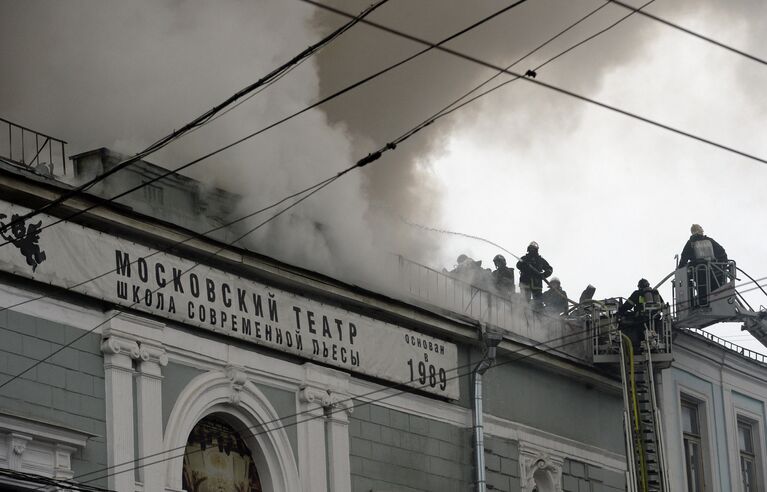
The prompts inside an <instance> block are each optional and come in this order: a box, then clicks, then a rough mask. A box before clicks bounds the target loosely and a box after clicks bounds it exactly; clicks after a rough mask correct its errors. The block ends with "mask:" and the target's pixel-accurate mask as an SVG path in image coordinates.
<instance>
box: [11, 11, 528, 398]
mask: <svg viewBox="0 0 767 492" xmlns="http://www.w3.org/2000/svg"><path fill="white" fill-rule="evenodd" d="M525 1H527V0H517V1H516V2H514V3H512V4H510V5H508V6H506V7H504V8H502V9H500V10H498V11H496V12H495V13H493V14H490V15H489V16H487V17H485V18H484V19H482V20H480V21H477V22H475V23H473V24H471V25H470V26H469V27H467V28H464V29H462V30H460V31H458V32H457V33H455V34H453V35H451V36H448V37H447V38H445V39H444V40H443V41H441V42H442V43H446V42H448V41H450V40H452V39H455V38H456V37H458V36H460V35H462V34H464V33H466V32H468V31H470V30H472V29H474V28H476V27H478V26H480V25H482V24H484V23H485V22H488V21H489V20H491V19H493V18H495V17H497V16H499V15H501V14H502V13H504V12H506V11H508V10H510V9H512V8H514V7H516V6H518V5H521V4H522V3H524V2H525ZM432 48H434V47H428V48H425V49H423V50H421V51H419V52H417V53H416V54H414V55H411V56H409V57H407V58H405V59H403V60H401V61H399V62H397V63H395V64H394V65H390V66H389V67H388V68H386V69H384V70H381V71H379V72H377V73H376V74H373V75H371V76H369V77H367V78H365V79H363V81H360V82H357V83H355V84H352V85H350V86H348V87H346V88H345V89H342V90H341V91H338V92H336V93H335V94H334V95H332V96H328V97H326V98H324V99H323V100H321V101H325V100H328V99H329V98H332V97H336V96H338V95H340V94H342V93H344V92H346V91H348V90H351V89H352V88H354V87H356V86H358V85H360V84H361V83H363V82H365V81H367V80H371V79H372V78H374V77H376V76H378V75H380V74H382V73H385V72H386V71H388V70H391V69H392V68H394V67H396V66H399V65H401V64H403V63H406V62H407V61H409V60H411V59H413V58H415V57H417V56H419V55H421V54H423V53H426V52H428V51H430V50H431V49H432ZM317 104H319V103H315V105H317ZM307 110H308V109H307V108H305V109H303V110H300V111H298V112H297V113H294V114H293V115H294V116H295V115H298V114H300V113H302V112H304V111H307ZM291 117H292V116H291ZM287 118H290V117H287ZM285 119H286V118H283V120H282V121H284V120H285ZM276 124H279V122H278V123H274V124H272V125H271V126H275V125H276ZM261 131H264V130H263V129H262V130H259V131H258V132H256V133H259V132H261ZM256 133H254V134H251V135H255V134H256ZM409 136H412V133H409V132H406V133H405V134H404V135H403V136H401V137H400V138H399V139H397V141H402V140H404V139H406V138H409ZM246 138H249V137H245V138H243V139H240V140H238V141H237V142H234V143H232V144H229V145H228V146H225V147H221V148H220V149H219V150H217V151H214V152H213V153H215V152H219V151H221V150H223V149H226V148H229V147H231V146H233V145H236V144H237V143H238V142H241V141H243V140H245V139H246ZM395 148H396V144H395V143H393V142H389V143H387V144H385V145H384V146H383V147H381V148H380V149H379V150H377V151H375V152H371V153H370V154H368V155H367V156H365V157H363V158H362V159H359V160H358V161H357V162H355V163H354V164H353V165H352V166H350V167H348V168H346V169H344V170H342V171H340V172H339V173H337V174H336V175H335V176H331V177H329V178H326V179H324V180H322V181H320V182H319V183H316V184H314V185H312V186H309V187H307V188H304V189H303V190H301V191H299V192H297V193H294V194H292V195H289V196H288V197H285V198H283V199H281V200H279V201H278V202H275V203H273V204H271V205H269V206H267V207H264V208H262V209H260V210H257V211H256V212H253V213H251V214H248V215H246V216H244V217H240V218H238V219H236V220H234V221H231V222H229V223H226V224H224V225H221V226H218V227H216V228H214V229H211V230H209V231H207V232H205V233H204V234H210V233H212V232H215V231H217V230H220V229H222V228H224V227H228V226H230V225H233V224H235V223H238V222H240V221H242V220H244V219H246V218H249V217H252V216H254V215H257V214H259V213H262V212H264V211H266V210H270V209H272V208H275V207H277V206H279V205H281V204H282V203H284V202H285V201H287V200H289V199H292V198H296V197H298V196H301V195H303V194H305V193H306V195H305V196H303V197H301V198H299V199H298V200H297V201H295V202H293V203H292V204H290V205H288V206H287V207H286V208H284V209H282V210H280V211H279V212H277V213H276V214H274V215H272V216H271V217H269V218H268V219H266V220H264V221H263V222H261V223H259V224H258V225H256V226H255V227H254V228H252V229H250V230H249V231H247V232H246V233H245V234H243V235H241V236H239V237H238V238H237V239H235V240H234V241H232V242H230V243H228V244H226V245H224V246H222V247H221V248H219V249H218V250H216V251H214V252H211V253H210V254H209V255H208V257H213V256H215V255H216V254H218V253H220V252H221V251H223V250H224V249H225V248H226V247H227V246H230V245H233V244H235V243H237V242H238V241H240V240H241V239H243V238H244V237H246V236H248V235H249V234H251V233H253V232H255V231H256V230H258V229H259V228H261V227H263V226H264V225H266V224H267V223H269V222H270V221H272V220H274V219H276V218H277V217H279V216H280V215H282V214H283V213H285V212H287V211H288V210H289V209H291V208H293V207H295V206H296V205H298V204H299V203H301V202H302V201H304V200H306V199H307V198H309V197H310V196H312V195H313V194H314V193H317V192H318V191H320V190H321V189H323V188H325V187H326V186H328V185H330V184H331V183H333V182H334V181H335V180H337V179H339V178H341V177H342V176H344V175H345V174H347V173H349V172H351V171H352V170H354V169H356V168H358V167H363V166H365V165H367V164H369V163H371V162H373V161H376V160H378V159H379V158H380V157H381V156H382V155H383V153H384V152H387V151H389V150H393V149H395ZM213 153H210V154H208V156H210V155H212V154H213ZM204 157H205V156H204ZM204 157H203V158H204ZM203 158H200V159H196V160H194V161H192V162H190V163H187V164H185V166H189V165H192V164H194V163H196V162H199V161H200V160H201V159H203ZM182 167H184V166H182ZM170 173H171V172H168V173H166V174H164V175H161V177H163V176H167V175H168V174H170ZM157 179H159V178H157ZM151 182H152V181H148V182H146V183H144V184H143V185H146V184H148V183H151ZM143 185H142V186H143ZM130 191H133V190H129V191H128V192H130ZM123 194H124V193H123ZM119 196H121V195H118V197H119ZM115 198H117V197H112V198H111V199H110V200H114V199H115ZM94 207H95V206H94ZM94 207H91V208H94ZM79 213H83V211H82V210H81V211H78V212H76V214H79ZM63 220H64V219H60V220H58V221H56V222H54V224H58V223H60V222H62V221H63ZM50 225H51V224H49V225H48V227H50ZM43 229H44V228H43ZM204 234H203V236H204ZM193 238H194V237H190V238H188V239H186V240H183V241H179V242H176V243H174V244H173V245H172V246H170V247H168V248H166V249H165V250H164V251H169V250H170V249H172V248H173V247H175V246H178V245H179V244H184V243H186V242H188V241H190V240H191V239H193ZM164 251H163V250H158V251H156V252H155V253H153V254H151V255H149V256H153V255H154V254H158V253H161V252H164ZM198 265H200V262H198V263H195V264H194V265H193V266H192V267H191V268H189V269H187V270H186V271H184V272H183V273H182V275H184V274H186V273H188V271H190V270H191V269H193V268H196V267H197V266H198ZM110 273H111V271H108V272H105V273H103V274H101V275H99V276H96V277H94V278H91V279H88V280H85V281H83V282H81V283H80V284H78V285H77V286H80V285H83V284H85V283H88V282H92V281H93V280H96V279H98V278H101V277H103V276H105V275H109V274H110ZM77 286H70V289H72V288H74V287H77ZM156 290H159V288H158V289H156ZM156 290H155V291H156ZM45 297H46V296H40V297H37V298H33V299H28V300H25V301H21V302H19V303H16V304H14V305H12V306H6V307H4V308H1V309H0V311H3V310H6V309H11V308H13V307H18V306H20V305H22V304H27V303H28V302H33V301H36V300H39V299H43V298H45ZM135 304H136V303H133V304H131V306H129V308H131V307H133V306H134V305H135ZM116 316H117V314H115V315H113V316H111V317H109V318H107V319H106V320H104V321H102V322H101V323H99V324H97V325H96V326H94V327H93V328H91V329H90V330H88V331H85V332H84V333H82V334H81V335H80V336H78V337H76V338H75V339H74V340H72V341H70V342H68V343H67V344H65V345H63V346H62V347H60V348H58V349H57V350H55V351H54V352H52V353H51V354H49V355H48V356H47V357H45V358H43V359H40V360H37V361H36V362H35V363H34V364H33V365H31V366H30V367H28V368H26V369H25V370H23V371H21V372H19V373H17V374H15V375H13V376H12V377H11V378H10V379H8V380H6V381H4V382H3V383H1V384H0V389H1V388H3V387H5V386H6V385H8V384H9V383H11V382H12V381H15V380H16V379H18V378H19V377H20V376H22V375H23V374H25V373H26V372H28V371H30V370H31V369H33V368H35V367H37V366H38V365H40V364H41V363H43V362H44V361H46V360H48V359H50V358H51V357H53V356H54V355H56V354H57V353H59V352H61V351H62V350H64V349H65V348H67V347H69V346H70V345H72V344H73V343H75V342H77V341H78V340H80V339H82V338H83V337H85V336H86V335H88V334H89V333H92V332H93V331H94V330H96V329H98V328H99V327H100V326H102V325H104V324H105V323H107V322H109V321H111V320H112V319H114V318H115V317H116Z"/></svg>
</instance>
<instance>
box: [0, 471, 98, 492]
mask: <svg viewBox="0 0 767 492" xmlns="http://www.w3.org/2000/svg"><path fill="white" fill-rule="evenodd" d="M0 476H2V477H7V478H9V479H11V480H16V481H18V482H24V483H27V484H39V485H40V487H36V488H34V489H32V490H43V489H47V490H56V491H64V490H67V491H75V492H112V491H111V490H109V489H103V488H101V487H95V486H93V485H85V484H81V483H75V482H72V481H70V480H60V479H56V478H51V477H44V476H42V475H37V474H34V473H26V472H22V471H17V470H10V469H8V468H0ZM2 490H9V489H6V488H5V487H3V489H2ZM13 490H18V489H13Z"/></svg>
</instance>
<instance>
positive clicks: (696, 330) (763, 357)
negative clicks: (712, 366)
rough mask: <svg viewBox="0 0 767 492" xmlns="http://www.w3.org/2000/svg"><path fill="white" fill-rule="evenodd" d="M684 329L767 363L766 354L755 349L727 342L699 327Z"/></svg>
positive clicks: (744, 355)
mask: <svg viewBox="0 0 767 492" xmlns="http://www.w3.org/2000/svg"><path fill="white" fill-rule="evenodd" d="M684 330H687V331H691V332H693V333H695V334H696V335H701V336H702V337H704V338H706V339H708V340H710V341H712V342H714V343H716V344H718V345H721V346H722V347H724V348H726V349H727V350H731V351H733V352H736V353H738V354H740V355H742V356H743V357H748V358H749V359H752V360H755V361H757V362H759V363H761V364H765V365H767V355H765V354H762V353H759V352H757V351H755V350H751V349H747V348H746V347H741V346H740V345H736V344H734V343H732V342H729V341H727V340H725V339H724V338H720V337H718V336H716V335H714V334H713V333H709V332H707V331H705V330H702V329H699V328H684Z"/></svg>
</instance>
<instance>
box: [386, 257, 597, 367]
mask: <svg viewBox="0 0 767 492" xmlns="http://www.w3.org/2000/svg"><path fill="white" fill-rule="evenodd" d="M392 258H394V263H395V264H394V265H392V268H389V269H388V271H389V272H390V274H391V275H393V279H392V280H393V284H392V285H396V286H397V293H398V294H399V295H400V296H404V297H406V300H408V301H415V302H417V303H420V304H427V305H430V306H435V307H438V308H441V309H443V310H447V311H450V312H452V313H455V314H459V315H463V316H467V317H469V318H471V319H474V320H477V321H479V322H481V323H485V324H488V325H491V326H494V327H497V328H501V329H503V330H505V331H507V332H509V333H513V334H515V335H519V336H521V337H525V338H527V339H529V340H532V341H534V342H545V341H547V340H557V342H554V343H552V347H551V348H553V347H556V346H560V345H562V346H563V347H562V348H560V349H559V350H560V351H561V352H565V353H567V354H569V355H571V356H574V357H577V358H579V359H583V360H590V350H591V349H590V347H589V345H590V341H589V340H585V337H578V335H577V333H579V331H580V332H581V333H582V330H583V327H582V325H581V324H580V323H578V326H572V324H569V323H566V322H565V320H564V319H562V318H560V317H559V316H558V315H557V314H556V313H550V312H544V313H537V312H535V311H534V310H532V309H531V308H530V306H529V304H528V303H527V301H526V300H525V299H524V298H523V297H522V296H521V295H519V294H517V293H516V292H515V293H513V294H511V295H509V296H508V297H505V296H502V295H501V294H500V293H499V292H497V291H496V290H495V289H494V288H493V284H492V280H485V281H482V279H477V280H475V282H474V283H472V282H469V281H466V280H463V279H461V278H457V277H455V276H452V275H451V274H450V273H449V272H444V271H442V272H441V271H439V270H435V269H433V268H429V267H427V266H425V265H422V264H420V263H417V262H415V261H412V260H409V259H407V258H405V257H403V256H401V255H392ZM571 335H572V336H571ZM579 338H583V340H579ZM568 342H571V343H568ZM540 347H541V348H542V349H546V348H547V347H546V346H545V344H544V345H541V346H540Z"/></svg>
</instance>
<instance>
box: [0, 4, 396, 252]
mask: <svg viewBox="0 0 767 492" xmlns="http://www.w3.org/2000/svg"><path fill="white" fill-rule="evenodd" d="M388 1H389V0H378V1H377V2H375V3H374V4H372V5H370V6H369V7H367V8H366V9H364V10H363V11H362V12H360V13H359V14H357V15H356V16H353V18H352V19H351V20H350V21H349V22H347V23H346V24H344V25H343V26H341V27H339V28H338V29H336V30H334V31H333V32H331V33H330V34H328V35H327V36H325V37H324V38H322V39H321V40H320V41H318V42H316V43H314V44H313V45H311V46H309V47H308V48H306V49H304V50H303V51H301V52H300V53H299V54H297V55H296V56H294V57H293V58H291V59H290V60H288V61H287V62H285V63H283V64H282V65H280V66H279V67H277V68H275V69H274V70H272V71H271V72H269V73H268V74H266V75H265V76H263V77H262V78H260V79H258V80H257V81H256V82H254V83H252V84H250V85H249V86H247V87H245V88H243V89H241V90H239V91H237V92H236V93H234V94H233V95H231V96H230V97H229V98H227V99H226V100H225V101H223V102H221V103H219V104H218V105H216V106H214V107H213V108H211V109H209V110H208V111H206V112H205V113H203V114H201V115H200V116H198V117H197V118H195V119H193V120H192V121H190V122H189V123H187V124H186V125H184V126H182V127H181V128H180V129H178V130H174V131H173V132H171V133H170V134H169V135H167V136H165V137H163V138H161V139H160V140H158V141H156V142H155V143H153V144H151V145H150V146H149V147H147V148H146V149H144V150H142V151H141V152H139V153H138V154H136V155H134V156H133V157H130V158H128V159H126V160H124V161H122V162H120V163H118V164H116V165H115V166H114V167H113V168H111V169H109V170H107V171H104V172H103V173H101V174H98V175H97V176H95V177H93V178H92V179H90V180H88V181H86V182H85V183H83V184H81V185H79V186H76V187H75V188H72V189H71V190H69V191H67V192H66V193H63V194H61V195H60V196H59V197H58V198H56V199H55V200H52V201H51V202H48V203H46V204H45V205H43V206H41V207H39V208H36V209H34V210H32V211H30V212H28V213H26V214H24V215H22V216H21V217H19V218H17V219H16V220H13V221H11V222H9V223H8V224H6V225H5V226H3V227H0V233H3V232H6V231H7V230H9V229H10V228H12V227H13V226H14V225H16V224H18V223H23V222H25V221H27V220H29V219H31V218H32V217H34V216H36V215H37V214H40V213H42V212H44V211H46V210H49V209H51V208H52V207H55V206H57V205H60V204H62V203H64V202H65V201H67V200H69V199H70V198H72V197H74V196H77V195H78V194H80V193H81V192H83V191H85V190H87V189H89V188H90V187H91V186H93V185H95V184H96V183H98V182H100V181H102V180H103V179H105V178H107V177H108V176H111V175H112V174H115V173H116V172H118V171H121V170H122V169H125V168H126V167H128V166H130V165H132V164H133V163H135V162H137V161H139V160H141V159H143V158H144V157H147V156H148V155H150V154H152V153H154V152H156V151H158V150H160V149H162V148H163V147H165V146H166V145H168V144H169V143H171V142H173V141H174V140H176V139H178V138H180V137H181V136H183V135H185V134H186V133H189V132H191V131H193V130H195V129H197V128H200V127H201V126H203V125H205V124H206V123H208V122H209V121H211V119H213V118H214V117H215V116H216V115H217V114H218V113H220V112H222V111H223V110H225V109H226V108H227V107H229V106H230V105H232V104H233V103H235V102H236V101H238V100H239V99H241V98H243V97H245V96H247V95H248V94H251V93H252V92H254V91H256V90H258V89H259V88H262V87H265V86H266V85H268V84H270V83H272V82H273V81H275V80H279V78H281V77H282V76H283V75H285V73H287V72H289V71H290V70H292V68H293V67H295V66H296V65H297V64H300V63H301V62H302V61H303V60H305V59H306V58H308V57H310V56H312V55H313V54H314V53H316V52H317V51H318V50H319V49H321V48H322V47H323V46H325V45H326V44H328V43H329V42H331V41H333V40H334V39H336V38H337V37H338V36H340V35H341V34H343V33H344V32H346V31H348V30H349V29H351V28H352V27H353V26H354V25H356V24H357V23H358V22H359V21H360V20H362V19H363V18H365V16H367V15H369V14H370V13H372V12H373V11H375V10H376V9H377V8H379V7H380V6H382V5H383V4H385V3H386V2H388ZM6 244H8V241H6V242H5V243H3V244H2V245H0V246H5V245H6Z"/></svg>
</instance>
